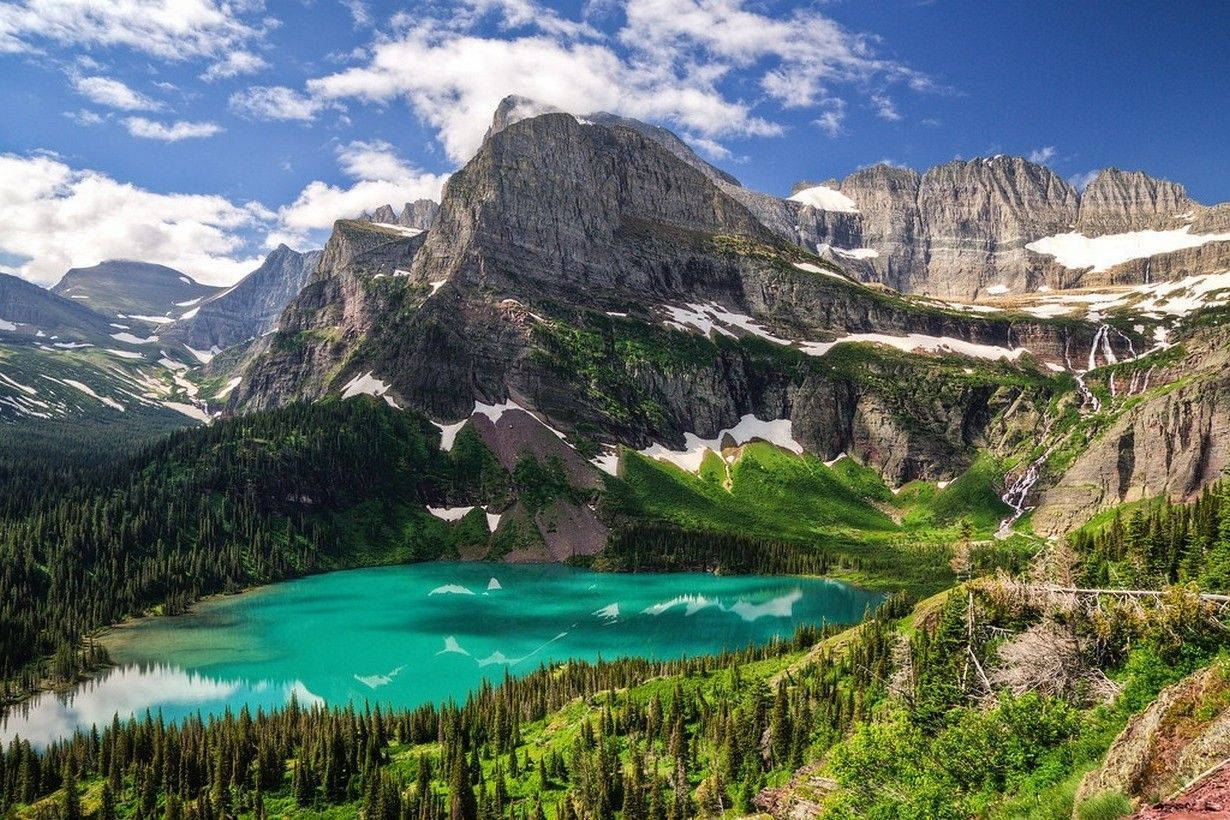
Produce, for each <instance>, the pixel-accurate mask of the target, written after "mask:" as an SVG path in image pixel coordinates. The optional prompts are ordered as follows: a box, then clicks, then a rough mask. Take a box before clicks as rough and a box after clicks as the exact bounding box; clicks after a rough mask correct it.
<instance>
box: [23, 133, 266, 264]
mask: <svg viewBox="0 0 1230 820" xmlns="http://www.w3.org/2000/svg"><path fill="white" fill-rule="evenodd" d="M273 218H274V214H272V213H270V212H269V211H268V210H267V209H265V208H264V207H262V206H261V205H260V204H258V203H252V202H249V203H234V202H231V201H229V200H227V199H226V198H224V197H221V196H211V195H200V194H159V193H154V192H152V191H148V190H144V189H142V188H138V187H136V186H134V185H131V184H126V183H122V182H118V181H116V180H114V179H112V178H110V177H108V176H107V175H105V174H101V173H98V172H96V171H91V170H81V169H75V168H72V167H70V166H69V165H67V164H65V163H64V162H63V161H61V160H59V159H58V158H56V157H53V156H46V155H35V156H18V155H14V154H0V224H2V225H4V231H3V232H0V252H3V254H4V255H5V256H8V257H15V258H17V259H19V260H27V261H25V262H19V263H17V264H14V265H11V266H8V267H0V270H3V272H5V273H13V274H16V275H19V276H22V277H24V278H26V279H29V280H31V281H34V282H38V283H40V284H44V285H50V284H53V283H54V282H55V281H57V280H58V279H59V278H60V276H61V275H63V273H64V271H66V270H68V269H69V268H71V267H79V266H84V265H94V264H97V263H98V262H100V261H102V260H104V259H114V258H130V259H141V260H145V261H149V262H157V263H159V264H163V265H169V266H170V267H173V268H176V269H178V270H182V271H184V272H185V273H187V274H189V275H190V276H192V277H194V278H196V279H198V280H200V281H202V282H209V283H212V284H229V283H232V282H234V281H236V280H238V279H239V278H240V277H241V276H243V275H244V274H246V273H248V272H249V271H251V270H252V269H253V268H255V267H256V266H257V265H259V264H260V261H261V260H260V258H259V257H257V256H249V255H247V254H245V253H244V249H245V247H246V240H245V236H244V234H245V232H248V231H256V230H261V229H262V227H263V226H264V225H265V224H267V223H269V222H270V221H272V219H273ZM66 237H69V238H70V239H67V240H66Z"/></svg>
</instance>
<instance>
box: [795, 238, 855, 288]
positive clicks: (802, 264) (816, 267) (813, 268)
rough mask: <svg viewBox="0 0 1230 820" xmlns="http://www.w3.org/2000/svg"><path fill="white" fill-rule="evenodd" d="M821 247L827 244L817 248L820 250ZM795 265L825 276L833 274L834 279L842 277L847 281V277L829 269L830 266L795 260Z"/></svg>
mask: <svg viewBox="0 0 1230 820" xmlns="http://www.w3.org/2000/svg"><path fill="white" fill-rule="evenodd" d="M820 247H825V246H823V245H821V246H819V247H818V248H817V250H819V248H820ZM794 266H795V267H796V268H798V269H799V270H805V271H807V272H808V273H819V274H822V275H824V276H831V277H833V278H834V279H841V280H843V281H845V279H846V277H844V276H842V275H841V274H840V273H838V272H837V271H833V270H829V269H828V268H822V267H820V266H819V265H813V264H812V263H811V262H795V263H794Z"/></svg>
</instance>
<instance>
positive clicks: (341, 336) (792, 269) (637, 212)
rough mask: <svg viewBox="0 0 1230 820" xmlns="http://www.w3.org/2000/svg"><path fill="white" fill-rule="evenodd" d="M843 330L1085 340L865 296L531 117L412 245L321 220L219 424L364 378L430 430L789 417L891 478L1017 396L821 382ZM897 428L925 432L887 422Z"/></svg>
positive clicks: (653, 165)
mask: <svg viewBox="0 0 1230 820" xmlns="http://www.w3.org/2000/svg"><path fill="white" fill-rule="evenodd" d="M698 330H699V331H700V333H698ZM1133 333H1135V331H1133V330H1131V329H1130V328H1129V329H1128V331H1127V335H1125V336H1124V337H1123V338H1120V337H1119V336H1116V337H1114V338H1113V339H1111V340H1110V341H1109V342H1108V344H1111V345H1112V346H1118V345H1123V344H1125V342H1124V339H1130V338H1131V334H1133ZM861 334H887V335H889V336H891V337H892V338H890V340H889V341H890V342H893V343H898V342H894V340H900V342H899V344H901V345H904V347H905V349H906V350H907V351H909V350H912V349H914V348H915V347H919V348H926V347H928V346H931V347H932V348H933V349H937V350H938V349H940V348H941V347H944V346H947V347H948V348H949V349H963V350H966V351H970V352H972V355H973V356H974V357H975V359H977V357H984V358H985V360H989V361H994V360H996V359H999V358H1004V359H1017V358H1019V357H1020V356H1022V355H1023V354H1024V352H1025V351H1024V350H1021V349H1020V348H1022V347H1028V349H1029V352H1030V355H1032V356H1034V357H1037V358H1038V359H1043V360H1049V361H1051V362H1052V363H1053V364H1055V366H1057V367H1061V363H1062V361H1063V356H1064V349H1065V347H1068V346H1070V347H1073V348H1076V349H1088V347H1089V346H1090V345H1091V344H1092V342H1093V339H1094V338H1095V336H1097V335H1098V329H1097V326H1096V325H1094V324H1090V323H1081V322H1073V321H1063V322H1057V321H1050V320H1047V319H1039V318H1035V317H1032V316H1027V315H1019V314H1014V315H1005V316H1003V317H999V316H993V315H983V314H978V313H971V312H966V311H961V310H958V309H954V308H946V307H944V306H942V305H937V304H933V303H928V302H923V301H915V300H910V299H906V298H903V297H901V296H898V295H896V294H892V293H889V292H885V291H883V290H879V289H875V288H869V287H867V286H865V285H863V284H860V283H858V282H855V281H853V280H851V279H849V278H847V277H846V276H845V275H843V274H842V273H841V271H840V270H839V269H837V268H836V267H835V266H834V265H833V264H832V263H831V262H827V261H825V260H823V259H821V258H819V257H817V256H815V255H814V254H808V253H807V252H805V251H803V250H802V249H800V248H798V247H797V246H795V245H790V244H787V243H784V242H782V241H780V240H779V239H777V238H776V237H774V236H773V234H772V232H771V231H769V230H768V229H767V228H766V227H765V226H764V225H763V224H762V223H760V222H759V221H758V220H757V219H756V218H755V217H754V216H753V214H752V213H751V212H750V211H749V210H748V209H747V208H745V207H744V206H743V205H741V204H740V203H739V202H737V201H735V200H734V199H733V198H731V197H730V196H728V195H727V194H726V193H725V191H724V190H723V189H721V188H719V187H718V186H717V185H716V184H714V182H713V181H712V179H711V178H709V177H708V176H707V175H705V174H704V173H703V172H702V171H700V170H698V169H697V168H696V167H695V166H694V165H693V164H692V163H688V162H684V161H682V160H681V159H680V158H679V157H677V156H676V155H675V154H674V153H673V152H671V151H669V150H665V149H664V148H663V147H661V146H660V145H659V144H658V143H657V142H656V141H655V140H653V139H651V138H647V137H645V136H644V134H642V133H641V132H640V131H639V130H633V129H628V128H624V127H621V126H619V125H614V126H605V125H596V124H593V123H582V122H578V121H577V119H575V118H573V117H571V116H568V115H564V114H544V115H540V116H537V117H533V118H529V119H523V120H519V121H517V122H514V123H512V124H509V125H506V126H505V127H503V128H502V129H493V132H492V134H491V136H490V137H489V138H488V139H487V141H486V142H485V143H484V145H483V147H482V148H481V149H480V151H479V152H478V154H477V156H476V157H475V158H474V159H473V160H472V161H471V162H470V163H469V164H467V165H466V167H465V168H463V169H461V170H460V171H458V172H457V173H456V174H455V175H454V176H453V177H452V179H450V181H449V183H448V185H447V186H446V189H445V193H444V198H443V202H442V204H441V210H440V216H439V220H438V221H437V224H436V226H435V227H434V228H433V229H432V230H430V231H429V232H427V234H426V235H425V237H423V236H416V237H406V236H401V235H399V234H398V233H397V232H396V231H395V230H392V229H388V228H381V227H378V226H375V225H371V224H369V223H362V222H339V223H338V225H337V226H336V228H335V230H334V234H333V236H332V237H331V238H330V240H329V243H328V244H327V245H326V249H325V255H324V258H323V259H322V262H321V266H320V270H319V271H318V273H317V275H316V276H315V277H314V278H313V280H312V281H311V282H309V284H308V286H307V287H306V288H305V289H304V292H303V293H302V294H300V296H299V297H298V298H297V299H295V300H294V301H292V302H291V303H290V305H289V306H288V307H287V311H286V313H285V314H284V316H283V318H282V321H281V324H280V330H279V332H278V333H275V334H273V335H272V336H270V337H268V339H267V340H264V342H263V344H262V347H261V349H260V350H259V352H257V353H255V354H254V355H253V364H252V366H251V367H250V368H249V369H248V370H247V372H246V373H245V374H244V376H243V382H242V384H241V386H240V387H239V388H238V389H236V391H235V392H234V393H232V397H231V408H232V410H235V411H237V410H240V409H247V408H258V407H272V406H278V405H281V404H284V403H287V402H290V401H294V400H298V399H304V398H306V399H314V398H319V397H321V396H323V395H326V394H328V393H331V392H338V393H344V392H346V388H347V386H348V385H350V386H352V387H353V385H352V383H357V382H361V381H364V380H366V381H368V382H372V381H374V382H377V383H379V384H381V385H383V388H382V389H381V394H382V395H384V396H385V397H386V399H387V400H390V401H394V402H397V403H399V404H401V405H402V406H413V407H417V408H419V409H422V410H424V411H425V412H427V413H429V414H430V415H432V416H433V417H434V418H437V419H440V420H441V422H442V423H452V422H455V421H457V420H458V419H464V418H466V417H467V416H468V414H469V413H470V412H471V410H472V409H473V408H474V406H475V402H476V401H477V402H481V403H486V404H488V405H500V404H502V403H505V402H507V401H510V400H514V401H516V402H517V403H519V404H520V405H522V406H525V407H528V408H531V409H532V410H533V411H535V412H537V413H539V414H540V415H541V417H543V418H544V419H545V420H546V421H547V423H549V424H550V425H552V426H553V427H554V428H555V429H558V430H561V431H563V432H564V433H565V434H567V435H573V434H577V435H580V434H581V432H582V431H584V436H585V437H587V438H591V439H596V440H597V441H598V442H599V443H601V444H606V445H613V444H627V445H630V446H634V447H638V448H639V447H649V446H653V445H655V444H665V445H668V446H676V447H678V446H682V445H683V444H684V442H685V440H686V438H687V436H688V435H695V436H698V437H700V438H702V439H710V438H713V437H714V436H717V435H718V434H719V433H720V431H722V430H723V429H729V428H733V427H735V426H736V425H737V424H738V423H739V422H740V419H741V418H743V417H744V416H746V415H749V414H750V415H754V416H756V417H758V418H761V419H769V420H772V419H789V420H790V421H791V424H792V425H793V430H794V436H795V438H796V439H797V440H799V441H800V442H803V443H804V444H805V446H806V447H807V448H808V450H810V451H812V452H816V453H817V454H819V455H822V456H824V457H825V458H833V457H836V456H837V455H839V454H840V453H841V452H843V451H844V452H849V453H851V454H852V455H855V454H857V455H858V456H859V457H863V458H866V459H867V460H868V461H869V462H871V463H874V464H876V465H877V466H878V467H881V468H883V469H885V470H886V471H887V472H888V474H889V477H890V478H891V480H893V481H897V482H904V481H908V480H910V479H912V478H916V477H939V478H945V477H949V478H950V477H952V475H953V474H955V473H956V472H959V471H960V470H961V469H963V468H964V467H965V466H968V463H969V459H970V457H971V455H972V443H973V442H974V441H976V440H978V439H979V438H980V437H981V436H983V435H984V434H985V425H986V424H987V423H988V422H989V420H990V419H991V417H992V416H994V415H995V412H996V411H997V409H1002V407H1003V406H1006V405H1007V404H1011V403H1012V401H1013V399H1014V398H1016V397H1017V396H1018V395H1019V391H1015V392H1014V391H1013V390H1011V389H1008V391H1007V392H1006V393H1004V394H1002V395H1001V394H998V393H997V389H996V387H994V386H992V385H989V384H988V383H987V382H986V379H985V377H984V375H982V374H981V373H979V374H978V375H977V376H976V378H971V379H968V380H967V379H964V378H963V376H964V375H965V374H963V373H962V372H961V370H960V369H959V368H958V369H955V378H953V379H952V384H951V385H950V387H951V393H946V394H942V395H931V396H917V395H911V394H912V393H913V391H912V390H911V389H909V387H908V386H902V385H901V384H899V381H900V379H899V377H900V376H901V375H902V374H903V373H904V372H905V370H903V368H906V369H908V367H909V365H908V364H907V363H905V362H904V361H898V360H897V359H896V358H895V357H893V356H879V355H876V356H860V355H858V354H857V352H851V353H849V354H847V357H843V358H846V359H847V361H846V363H845V366H844V367H842V368H840V369H837V370H834V368H832V367H830V366H829V361H833V360H832V359H830V360H828V361H826V359H825V358H824V354H825V353H827V352H828V350H829V349H830V348H832V347H833V344H834V343H835V342H837V341H839V340H842V339H850V340H851V341H860V340H864V339H865V340H868V341H872V340H874V339H873V337H869V336H866V335H861ZM894 334H895V335H894ZM911 334H913V335H911ZM944 340H947V341H944ZM685 350H686V351H687V352H686V353H684V352H683V351H685ZM1014 351H1016V352H1014ZM1003 366H1004V367H1008V368H1012V367H1013V365H1011V364H1004V365H1003ZM996 367H999V365H996ZM862 368H868V369H870V370H871V371H873V372H875V373H876V374H877V377H875V378H863V377H862V376H861V374H860V373H859V372H858V371H859V370H861V369H862ZM980 369H981V368H980ZM1027 372H1034V371H1032V369H1027ZM1029 378H1030V379H1035V378H1036V379H1037V381H1038V384H1039V385H1041V386H1042V389H1043V390H1045V389H1048V388H1046V387H1045V385H1046V378H1045V377H1042V376H1041V375H1040V374H1039V376H1038V377H1034V376H1030V377H1029ZM907 381H908V380H907ZM920 407H926V408H927V409H926V411H922V410H921V409H920ZM915 411H918V412H925V413H926V414H927V415H928V416H929V417H930V418H933V419H935V420H936V421H937V422H938V423H936V424H934V425H931V426H920V425H918V424H916V423H914V422H912V421H910V420H909V419H910V416H911V414H912V413H913V412H915ZM941 419H942V421H940V420H941Z"/></svg>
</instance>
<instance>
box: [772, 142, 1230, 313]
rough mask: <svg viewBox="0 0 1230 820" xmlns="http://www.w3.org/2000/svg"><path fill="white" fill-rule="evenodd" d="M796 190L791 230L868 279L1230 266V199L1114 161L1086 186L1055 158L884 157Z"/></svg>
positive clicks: (1026, 286)
mask: <svg viewBox="0 0 1230 820" xmlns="http://www.w3.org/2000/svg"><path fill="white" fill-rule="evenodd" d="M791 198H792V199H793V200H795V201H797V202H800V203H803V204H804V205H805V206H806V207H805V208H804V210H803V212H802V213H800V214H798V215H797V219H798V222H797V223H795V224H796V225H797V226H798V227H797V229H795V228H793V227H787V228H785V229H783V227H782V225H780V224H779V225H778V233H779V234H780V235H782V236H783V237H785V238H789V239H791V240H793V241H798V242H801V243H803V244H807V245H812V246H826V245H827V246H828V252H829V253H831V254H833V255H834V257H835V258H837V259H840V260H842V261H843V262H844V263H846V264H848V265H850V267H851V268H852V269H853V270H855V271H857V275H858V276H859V277H860V278H862V279H864V280H865V281H876V282H881V283H883V284H886V285H888V286H890V287H892V288H894V289H897V290H901V291H904V292H909V293H920V294H930V295H936V296H942V297H945V298H952V299H967V300H968V299H974V298H979V297H986V296H996V295H1000V294H1005V293H1015V294H1019V293H1023V292H1030V291H1037V290H1039V289H1041V288H1050V289H1065V288H1073V287H1090V286H1098V285H1104V284H1119V283H1142V282H1150V281H1159V280H1161V279H1178V278H1182V277H1183V276H1186V275H1191V274H1207V273H1214V272H1217V271H1219V270H1221V269H1224V268H1225V267H1226V265H1227V264H1228V263H1230V232H1226V229H1225V226H1224V224H1222V222H1223V220H1224V217H1223V216H1221V215H1220V214H1221V213H1222V211H1223V210H1224V208H1225V206H1216V207H1212V208H1207V207H1205V206H1202V205H1200V204H1198V203H1195V202H1193V201H1192V200H1190V199H1189V198H1188V197H1187V195H1186V193H1185V191H1184V189H1183V187H1182V186H1181V185H1178V184H1176V183H1173V182H1167V181H1165V180H1157V179H1154V178H1152V177H1149V176H1148V175H1146V174H1144V173H1141V172H1139V171H1136V172H1124V171H1119V170H1116V169H1106V170H1103V171H1101V172H1100V173H1099V174H1098V175H1097V177H1095V179H1094V180H1093V181H1092V182H1091V183H1090V184H1089V185H1088V187H1087V188H1086V189H1085V191H1084V192H1078V191H1077V190H1076V189H1075V188H1074V187H1072V185H1070V184H1069V183H1068V182H1066V181H1065V180H1063V179H1061V178H1060V177H1058V176H1057V175H1056V174H1055V173H1054V172H1052V171H1051V170H1050V169H1048V168H1046V167H1045V166H1042V165H1038V164H1035V163H1032V162H1029V161H1028V160H1025V159H1022V158H1021V157H1009V156H995V157H990V158H977V159H973V160H956V161H953V162H950V163H947V164H945V165H941V166H938V167H936V168H932V169H930V170H928V171H927V172H925V173H923V174H918V173H917V172H915V171H913V170H911V169H903V168H895V167H892V166H886V165H880V166H873V167H872V168H868V169H864V170H861V171H857V172H855V173H854V174H851V175H850V176H848V177H846V178H845V179H844V180H842V181H841V182H829V183H827V184H821V185H812V184H807V183H803V184H800V185H799V186H797V187H796V191H795V192H794V193H793V195H792V197H791ZM835 214H840V215H842V216H841V217H840V219H839V220H838V221H834V215H835ZM1140 231H1151V232H1154V233H1152V234H1139V233H1137V232H1140ZM1099 239H1100V241H1095V240H1099Z"/></svg>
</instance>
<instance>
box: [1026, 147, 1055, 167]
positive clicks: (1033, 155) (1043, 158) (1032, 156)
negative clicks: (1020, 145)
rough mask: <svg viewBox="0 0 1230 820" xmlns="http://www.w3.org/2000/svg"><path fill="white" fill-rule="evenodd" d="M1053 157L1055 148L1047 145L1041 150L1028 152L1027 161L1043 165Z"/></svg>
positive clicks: (1036, 149)
mask: <svg viewBox="0 0 1230 820" xmlns="http://www.w3.org/2000/svg"><path fill="white" fill-rule="evenodd" d="M1054 157H1055V146H1053V145H1047V146H1045V147H1043V148H1035V149H1034V150H1032V151H1030V152H1029V161H1030V162H1036V163H1038V164H1039V165H1045V164H1046V163H1048V162H1050V161H1051V160H1052V159H1053V158H1054Z"/></svg>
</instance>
